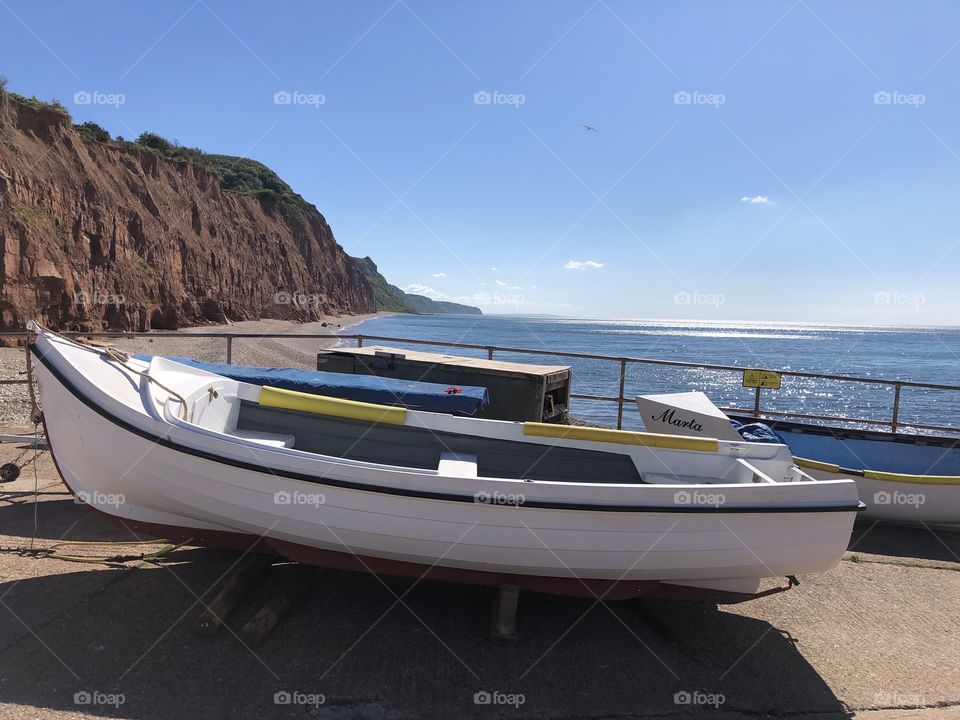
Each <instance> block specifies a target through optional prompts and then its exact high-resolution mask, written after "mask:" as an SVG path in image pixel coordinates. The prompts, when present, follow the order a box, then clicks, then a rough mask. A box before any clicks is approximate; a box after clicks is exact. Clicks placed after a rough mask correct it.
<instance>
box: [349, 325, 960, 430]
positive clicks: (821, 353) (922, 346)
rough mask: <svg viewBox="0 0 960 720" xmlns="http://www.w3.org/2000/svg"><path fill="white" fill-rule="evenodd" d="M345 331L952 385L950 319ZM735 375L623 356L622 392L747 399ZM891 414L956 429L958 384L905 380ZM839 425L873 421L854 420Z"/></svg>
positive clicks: (606, 389) (885, 396)
mask: <svg viewBox="0 0 960 720" xmlns="http://www.w3.org/2000/svg"><path fill="white" fill-rule="evenodd" d="M344 333H352V334H357V333H361V334H364V335H381V336H387V337H395V338H413V339H418V340H434V341H441V342H452V343H472V344H477V345H483V346H490V345H495V346H502V347H512V348H529V349H533V350H548V351H553V352H571V353H586V354H597V355H608V356H614V357H618V358H619V357H632V358H649V359H656V360H680V361H685V362H691V363H709V364H715V365H735V366H739V367H748V368H757V369H765V370H793V371H801V372H811V373H818V374H830V375H844V376H855V377H861V378H879V379H887V380H906V381H914V382H926V383H935V384H939V385H956V386H960V328H958V327H865V326H846V325H819V324H807V323H766V322H765V323H756V322H752V323H747V322H703V321H676V320H589V319H573V318H559V317H539V316H538V317H525V316H503V315H499V316H498V315H484V316H469V315H390V316H384V317H378V318H374V319H371V320H368V321H366V322H363V323H361V324H359V325H354V326H352V327H350V328H348V329H346V330H344ZM342 344H343V345H344V346H350V345H354V344H355V341H352V340H344V341H343V343H342ZM364 344H365V345H371V344H380V345H390V346H392V347H401V348H404V347H405V348H409V349H417V350H423V351H435V352H444V353H448V354H458V355H468V356H473V357H486V355H487V353H486V351H485V350H469V349H448V348H441V347H424V346H420V345H408V344H404V343H402V342H392V341H391V342H385V341H379V340H367V341H365V343H364ZM495 358H496V359H498V360H510V361H516V362H528V363H538V364H551V365H568V366H570V367H571V368H572V373H573V392H575V393H580V394H586V395H605V396H616V395H617V392H618V390H619V373H620V368H619V363H617V362H610V361H602V360H593V359H583V358H559V357H551V356H544V355H537V354H526V353H523V354H521V353H510V352H497V353H496V354H495ZM743 380H744V378H743V374H742V373H740V372H731V371H719V370H710V369H703V368H678V367H669V366H657V365H645V364H635V363H629V364H628V365H627V373H626V383H625V389H626V392H625V395H626V396H627V397H628V398H632V397H634V396H636V395H642V394H649V393H665V392H684V391H691V390H700V391H703V392H705V393H706V394H707V395H708V396H709V397H710V398H711V399H712V400H713V401H714V403H716V404H717V405H719V406H721V407H740V408H752V407H753V402H754V393H755V390H754V389H753V388H749V387H744V386H743ZM893 397H894V392H893V389H892V387H890V386H886V385H876V384H867V383H858V382H848V381H839V380H824V379H814V378H792V377H784V378H782V383H781V387H780V389H779V390H774V389H764V390H762V391H761V408H765V409H770V410H778V411H782V412H795V413H804V414H809V415H831V416H837V417H843V418H848V419H860V418H866V419H881V420H890V418H891V414H892V410H893ZM570 414H571V416H572V417H575V418H578V419H580V420H583V421H585V422H590V423H595V424H598V425H605V426H610V427H613V426H616V422H617V405H616V403H613V402H606V401H596V400H581V399H576V398H574V399H573V400H572V401H571V407H570ZM899 420H900V421H901V422H905V423H920V424H926V425H942V426H949V427H957V428H958V429H960V391H949V390H931V389H920V388H904V389H903V391H902V394H901V399H900V411H899ZM826 424H838V423H836V422H831V423H826ZM839 424H840V425H843V426H846V427H873V428H874V429H882V428H880V427H878V426H871V425H868V424H864V423H860V422H849V423H839ZM623 427H624V428H630V429H639V428H642V427H643V425H642V422H641V420H640V414H639V412H638V410H637V408H636V405H635V404H633V403H632V402H628V403H626V404H625V405H624V410H623ZM903 431H904V432H910V429H909V428H903ZM951 434H952V433H951Z"/></svg>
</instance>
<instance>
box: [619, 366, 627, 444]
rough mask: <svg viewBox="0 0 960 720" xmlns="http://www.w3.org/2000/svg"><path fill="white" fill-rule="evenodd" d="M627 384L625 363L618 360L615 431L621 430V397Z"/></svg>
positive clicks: (622, 397)
mask: <svg viewBox="0 0 960 720" xmlns="http://www.w3.org/2000/svg"><path fill="white" fill-rule="evenodd" d="M626 382H627V361H626V360H624V359H623V358H620V394H619V395H618V397H617V430H622V429H623V401H624V400H625V399H626V398H625V397H624V396H623V390H624V386H625V385H626Z"/></svg>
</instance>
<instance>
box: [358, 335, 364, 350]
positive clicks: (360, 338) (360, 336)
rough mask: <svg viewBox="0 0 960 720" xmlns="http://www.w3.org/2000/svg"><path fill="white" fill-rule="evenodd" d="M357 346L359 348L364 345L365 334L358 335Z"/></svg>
mask: <svg viewBox="0 0 960 720" xmlns="http://www.w3.org/2000/svg"><path fill="white" fill-rule="evenodd" d="M357 347H358V348H362V347H363V335H357Z"/></svg>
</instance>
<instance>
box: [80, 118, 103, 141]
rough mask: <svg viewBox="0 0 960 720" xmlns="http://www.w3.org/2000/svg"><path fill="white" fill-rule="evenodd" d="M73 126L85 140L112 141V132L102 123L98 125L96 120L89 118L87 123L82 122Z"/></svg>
mask: <svg viewBox="0 0 960 720" xmlns="http://www.w3.org/2000/svg"><path fill="white" fill-rule="evenodd" d="M73 127H74V129H76V131H77V133H78V134H79V135H80V137H82V138H83V139H84V140H94V141H96V142H109V141H110V133H108V132H107V131H106V130H104V129H103V128H102V127H101V126H100V125H97V123H95V122H91V121H89V120H88V121H87V122H85V123H80V124H79V125H74V126H73Z"/></svg>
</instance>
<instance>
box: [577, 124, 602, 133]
mask: <svg viewBox="0 0 960 720" xmlns="http://www.w3.org/2000/svg"><path fill="white" fill-rule="evenodd" d="M580 127H582V128H583V129H584V130H586V131H587V132H600V131H599V130H597V129H596V128H595V127H591V126H590V125H583V124H581V125H580Z"/></svg>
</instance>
